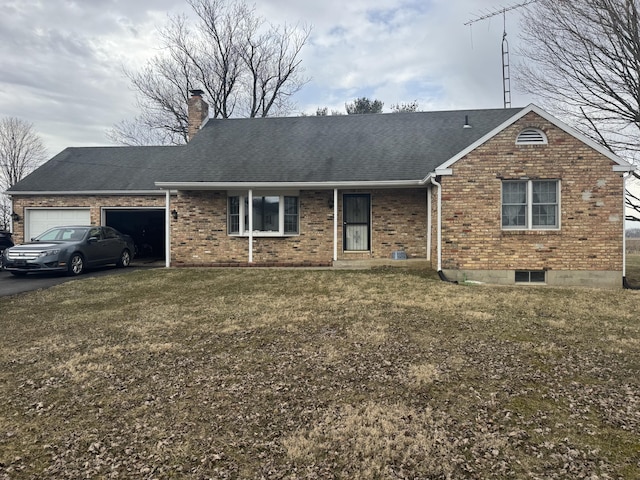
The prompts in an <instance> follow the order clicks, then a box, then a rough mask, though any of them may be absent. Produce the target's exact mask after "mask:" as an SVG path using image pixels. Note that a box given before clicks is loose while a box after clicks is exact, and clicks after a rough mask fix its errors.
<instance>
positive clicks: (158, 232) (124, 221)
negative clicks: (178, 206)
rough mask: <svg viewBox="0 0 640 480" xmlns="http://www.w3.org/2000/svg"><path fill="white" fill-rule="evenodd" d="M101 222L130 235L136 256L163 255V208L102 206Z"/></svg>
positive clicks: (155, 256)
mask: <svg viewBox="0 0 640 480" xmlns="http://www.w3.org/2000/svg"><path fill="white" fill-rule="evenodd" d="M102 224H103V225H108V226H110V227H113V228H115V229H116V230H118V231H120V232H122V233H126V234H127V235H130V236H131V237H132V238H133V241H134V242H135V244H136V249H137V253H136V256H137V257H138V258H158V259H160V258H164V257H165V249H166V246H165V237H166V235H165V209H164V208H103V209H102Z"/></svg>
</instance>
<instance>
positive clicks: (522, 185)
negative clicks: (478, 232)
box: [502, 180, 560, 230]
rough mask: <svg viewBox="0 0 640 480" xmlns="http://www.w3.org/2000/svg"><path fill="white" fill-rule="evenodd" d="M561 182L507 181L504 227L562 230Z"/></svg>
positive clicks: (503, 201)
mask: <svg viewBox="0 0 640 480" xmlns="http://www.w3.org/2000/svg"><path fill="white" fill-rule="evenodd" d="M559 205H560V182H559V181H558V180H504V181H503V182H502V228H503V229H505V230H544V229H549V230H553V229H558V228H560V217H559V212H560V209H559Z"/></svg>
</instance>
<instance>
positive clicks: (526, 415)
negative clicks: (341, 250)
mask: <svg viewBox="0 0 640 480" xmlns="http://www.w3.org/2000/svg"><path fill="white" fill-rule="evenodd" d="M0 308H1V312H2V314H1V316H0V322H1V323H0V325H1V331H2V335H0V398H1V399H2V401H1V402H0V478H1V479H5V478H6V479H21V478H25V479H26V478H56V479H60V478H62V479H64V478H69V479H77V478H198V479H200V478H216V479H218V478H243V479H258V478H268V479H272V478H286V479H303V478H309V479H311V478H314V479H317V478H339V479H376V478H379V479H387V478H391V479H393V478H406V479H414V478H492V477H493V478H503V477H513V478H540V479H542V478H545V479H547V478H639V477H640V321H639V314H638V312H639V311H640V292H638V291H629V290H627V291H623V290H618V291H609V290H590V289H555V288H535V287H534V288H527V287H524V288H512V287H489V286H462V285H452V284H447V283H444V282H440V281H438V280H436V279H435V278H434V275H433V274H432V273H430V272H429V273H422V272H420V271H415V270H397V269H379V270H371V271H330V270H317V271H310V270H269V269H264V270H262V269H228V270H215V269H172V270H164V269H158V270H151V271H137V272H131V273H127V274H124V275H117V276H112V277H103V278H93V279H81V280H77V281H72V282H68V283H65V284H63V285H60V286H57V287H54V288H52V289H49V290H45V291H38V292H33V293H29V294H24V295H19V296H15V297H8V298H1V299H0Z"/></svg>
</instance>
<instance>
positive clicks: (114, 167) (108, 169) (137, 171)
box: [8, 146, 184, 193]
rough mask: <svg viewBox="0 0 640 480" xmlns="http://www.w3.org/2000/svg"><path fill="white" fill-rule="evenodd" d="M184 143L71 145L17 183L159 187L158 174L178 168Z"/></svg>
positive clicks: (75, 188) (92, 188) (49, 188)
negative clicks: (115, 145) (148, 145)
mask: <svg viewBox="0 0 640 480" xmlns="http://www.w3.org/2000/svg"><path fill="white" fill-rule="evenodd" d="M183 149H184V146H170V147H169V146H164V147H70V148H66V149H64V150H63V151H62V152H60V153H59V154H58V155H56V156H55V157H53V158H52V159H51V160H49V161H48V162H46V163H44V164H43V165H42V166H40V167H39V168H38V169H36V170H35V171H34V172H32V173H31V174H30V175H28V176H26V177H25V178H24V179H22V180H21V181H20V182H18V183H16V184H15V185H14V186H13V187H12V188H11V189H9V191H8V192H9V193H16V192H38V191H46V192H84V191H86V192H100V191H131V190H156V189H157V187H156V186H155V184H154V181H155V177H156V176H157V175H158V174H159V173H160V172H163V171H166V170H172V169H175V165H176V163H177V162H178V158H179V155H178V154H179V152H180V151H181V150H183Z"/></svg>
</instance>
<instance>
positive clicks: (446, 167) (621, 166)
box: [423, 103, 635, 183]
mask: <svg viewBox="0 0 640 480" xmlns="http://www.w3.org/2000/svg"><path fill="white" fill-rule="evenodd" d="M530 112H534V113H536V114H537V115H539V116H541V117H542V118H544V119H545V120H547V121H548V122H550V123H552V124H553V125H555V126H556V127H558V128H559V129H560V130H563V131H565V132H566V133H568V134H569V135H572V136H573V137H575V138H577V139H578V140H580V141H581V142H583V143H585V144H586V145H588V146H590V147H591V148H593V149H594V150H596V151H597V152H599V153H601V154H602V155H604V156H605V157H607V158H608V159H609V160H611V161H613V162H614V163H615V164H616V165H614V167H613V171H614V172H630V171H632V170H635V166H633V165H632V164H630V163H628V162H626V161H625V160H623V159H622V158H620V157H619V156H617V155H616V154H614V153H612V152H610V151H609V150H607V149H606V148H605V147H603V146H602V145H600V144H599V143H597V142H595V141H594V140H592V139H590V138H589V137H587V136H586V135H583V134H582V133H580V132H579V131H577V130H576V129H575V128H573V127H570V126H569V125H567V124H566V123H564V122H563V121H561V120H559V119H557V118H556V117H554V116H553V115H551V114H550V113H547V112H546V111H544V110H543V109H541V108H540V107H538V106H537V105H535V104H533V103H531V104H529V106H527V107H525V108H523V109H522V110H520V111H519V112H518V113H516V114H515V115H514V116H513V117H511V118H509V119H508V120H507V121H506V122H503V123H502V124H501V125H498V126H497V127H496V128H494V129H493V130H491V131H490V132H489V133H487V134H486V135H484V136H483V137H482V138H480V139H478V140H476V141H475V142H474V143H472V144H471V145H469V146H468V147H467V148H465V149H464V150H462V151H461V152H459V153H457V154H456V155H455V156H453V157H451V158H450V159H449V160H447V161H446V162H444V163H443V164H442V165H440V166H438V167H437V168H436V172H439V171H442V172H447V171H450V167H451V166H452V165H453V164H454V163H456V162H457V161H458V160H460V159H461V158H463V157H465V156H466V155H468V154H469V153H471V152H472V151H473V150H475V149H476V148H478V147H479V146H480V145H482V144H483V143H485V142H487V141H488V140H490V139H491V138H493V137H495V136H496V135H497V134H498V133H500V132H501V131H502V130H504V129H505V128H507V127H509V126H510V125H513V124H514V123H515V122H517V121H518V120H520V119H521V118H522V117H524V116H525V115H527V114H528V113H530ZM443 175H450V173H443ZM427 178H428V177H426V178H425V179H424V180H423V181H424V182H425V183H426V181H427Z"/></svg>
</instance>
